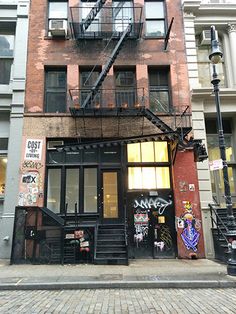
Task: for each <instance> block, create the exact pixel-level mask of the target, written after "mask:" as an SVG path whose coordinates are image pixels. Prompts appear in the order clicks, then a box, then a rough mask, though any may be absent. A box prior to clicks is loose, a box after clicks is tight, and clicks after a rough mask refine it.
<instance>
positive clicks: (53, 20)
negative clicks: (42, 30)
mask: <svg viewBox="0 0 236 314" xmlns="http://www.w3.org/2000/svg"><path fill="white" fill-rule="evenodd" d="M67 20H68V2H67V1H53V0H51V1H49V3H48V29H49V36H50V35H52V33H51V30H52V29H65V32H66V29H67ZM58 34H59V33H58Z"/></svg>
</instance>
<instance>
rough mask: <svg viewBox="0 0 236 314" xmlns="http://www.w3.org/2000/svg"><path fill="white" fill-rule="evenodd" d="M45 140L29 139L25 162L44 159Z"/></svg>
mask: <svg viewBox="0 0 236 314" xmlns="http://www.w3.org/2000/svg"><path fill="white" fill-rule="evenodd" d="M42 148H43V140H38V139H36V140H35V139H27V140H26V147H25V157H24V159H25V160H41V159H42Z"/></svg>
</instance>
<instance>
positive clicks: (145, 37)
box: [143, 35, 165, 39]
mask: <svg viewBox="0 0 236 314" xmlns="http://www.w3.org/2000/svg"><path fill="white" fill-rule="evenodd" d="M143 38H144V39H165V36H147V35H144V36H143Z"/></svg>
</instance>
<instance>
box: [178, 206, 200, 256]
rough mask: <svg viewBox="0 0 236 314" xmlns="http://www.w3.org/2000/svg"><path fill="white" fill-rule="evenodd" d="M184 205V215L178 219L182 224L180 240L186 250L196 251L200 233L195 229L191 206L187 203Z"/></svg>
mask: <svg viewBox="0 0 236 314" xmlns="http://www.w3.org/2000/svg"><path fill="white" fill-rule="evenodd" d="M183 203H184V213H183V215H182V216H181V217H180V218H181V219H182V220H183V222H184V228H183V232H182V233H181V238H182V240H183V242H184V244H185V246H186V248H187V250H193V251H194V252H196V251H197V245H198V242H199V237H200V233H199V232H198V230H197V229H196V219H195V216H194V214H193V210H192V204H191V202H189V201H185V202H183Z"/></svg>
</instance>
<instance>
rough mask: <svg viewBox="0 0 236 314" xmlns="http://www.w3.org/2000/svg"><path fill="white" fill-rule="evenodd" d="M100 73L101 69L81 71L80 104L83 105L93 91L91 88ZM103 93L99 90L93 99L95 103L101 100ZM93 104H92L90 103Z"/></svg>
mask: <svg viewBox="0 0 236 314" xmlns="http://www.w3.org/2000/svg"><path fill="white" fill-rule="evenodd" d="M99 74H100V70H99V69H92V68H91V69H82V70H81V71H80V104H81V105H83V102H84V101H85V99H86V97H87V96H88V94H89V92H90V91H91V88H92V87H93V86H94V84H95V82H96V80H97V79H98V76H99ZM100 98H101V93H100V92H98V93H97V94H96V95H95V97H94V99H93V101H94V104H96V103H98V104H100V102H101V99H100ZM90 106H92V104H90Z"/></svg>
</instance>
